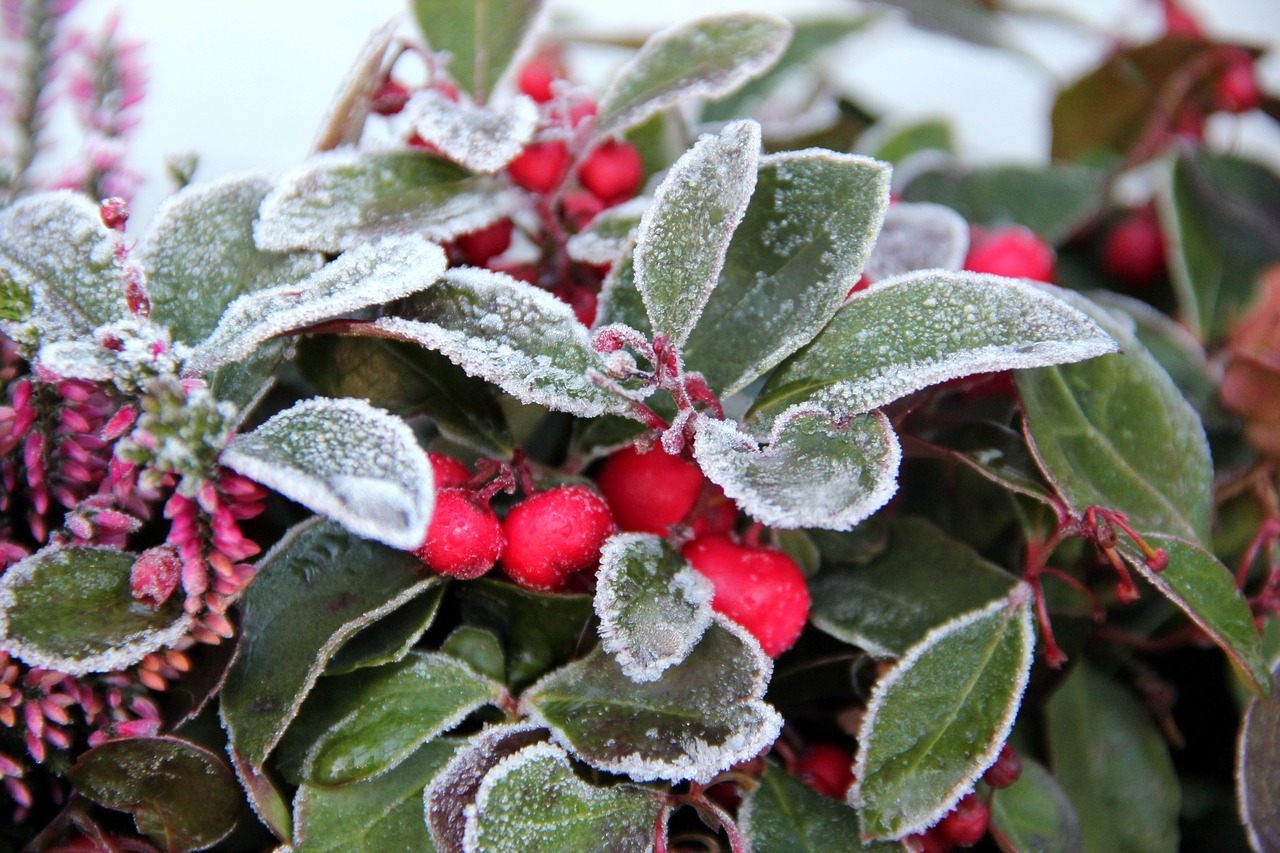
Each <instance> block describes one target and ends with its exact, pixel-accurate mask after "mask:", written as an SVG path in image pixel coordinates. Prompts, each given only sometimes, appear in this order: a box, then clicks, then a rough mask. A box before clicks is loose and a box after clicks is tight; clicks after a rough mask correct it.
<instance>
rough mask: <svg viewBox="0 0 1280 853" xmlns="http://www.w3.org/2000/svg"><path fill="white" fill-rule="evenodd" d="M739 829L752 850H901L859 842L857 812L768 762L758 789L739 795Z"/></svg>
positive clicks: (778, 852) (804, 852)
mask: <svg viewBox="0 0 1280 853" xmlns="http://www.w3.org/2000/svg"><path fill="white" fill-rule="evenodd" d="M738 828H739V829H740V830H741V831H742V836H743V839H744V840H746V841H747V842H748V843H749V844H750V845H751V849H752V850H760V851H768V853H828V851H831V850H837V849H838V850H851V851H856V850H864V851H867V853H889V851H901V850H902V849H903V848H902V846H901V845H899V844H887V843H881V842H872V843H870V844H866V845H863V844H861V843H860V842H859V838H858V813H857V812H855V811H854V810H853V809H851V808H849V806H847V805H846V804H844V803H842V802H840V801H839V800H833V799H831V798H830V797H824V796H823V795H822V794H819V793H818V792H817V791H814V790H813V789H811V788H809V787H808V786H806V785H805V784H803V783H802V782H800V780H798V779H796V778H795V777H794V776H791V775H790V774H788V773H787V772H786V771H784V770H783V769H782V768H780V767H778V766H776V765H772V764H771V765H770V766H769V769H768V770H767V771H765V774H764V776H763V777H761V779H760V782H759V787H757V788H756V789H755V790H754V791H752V792H751V793H749V794H747V796H746V797H744V798H743V801H742V806H741V808H740V809H739V810H738Z"/></svg>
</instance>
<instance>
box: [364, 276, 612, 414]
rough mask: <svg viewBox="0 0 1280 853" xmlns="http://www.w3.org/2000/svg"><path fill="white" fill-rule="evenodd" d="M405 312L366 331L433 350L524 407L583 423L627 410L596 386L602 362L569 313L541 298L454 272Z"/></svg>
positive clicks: (502, 281)
mask: <svg viewBox="0 0 1280 853" xmlns="http://www.w3.org/2000/svg"><path fill="white" fill-rule="evenodd" d="M405 310H406V313H407V314H408V315H409V316H408V317H383V318H381V319H379V320H377V321H375V322H374V323H373V329H374V330H376V332H377V333H378V334H380V335H381V336H383V337H389V338H395V339H399V340H404V341H412V342H414V343H417V344H421V345H422V346H425V347H429V348H430V349H434V350H439V351H440V352H442V353H444V354H445V355H446V356H448V357H449V359H450V360H451V361H453V362H454V363H455V364H459V365H461V366H462V368H463V369H464V370H466V371H467V373H468V374H470V375H471V376H479V377H481V378H483V379H486V380H488V381H489V382H492V383H494V384H495V385H497V386H498V387H500V388H502V390H504V391H506V392H507V393H508V394H511V395H512V396H513V397H516V398H517V399H519V400H520V401H521V402H523V403H537V404H538V405H541V406H546V407H548V408H551V409H557V410H560V411H565V412H569V413H570V414H574V415H577V416H578V417H588V418H589V417H596V416H598V415H602V414H605V413H606V412H612V413H619V414H620V413H623V412H626V411H627V410H628V409H629V402H628V400H627V399H626V398H625V397H623V396H622V395H621V394H618V393H615V392H614V391H612V390H610V389H608V388H605V387H604V386H602V385H600V384H599V382H598V381H597V380H598V379H604V378H605V376H606V373H607V368H606V365H605V361H604V358H603V357H602V356H601V355H600V354H599V353H598V352H596V351H595V350H594V349H592V347H591V338H590V336H589V335H588V333H587V330H586V328H585V327H584V326H583V325H582V324H581V323H579V322H578V320H577V318H576V317H575V316H574V314H573V309H572V308H570V307H569V306H568V305H566V304H565V303H564V302H561V301H560V300H559V299H556V298H555V297H554V296H552V295H551V294H550V293H548V292H546V291H545V290H541V289H539V288H536V287H533V286H531V285H528V284H525V283H524V282H520V281H516V280H515V279H513V278H511V277H510V276H507V275H503V274H502V273H496V272H490V271H489V270H482V269H474V268H471V267H460V268H457V269H451V270H449V271H448V272H447V273H445V276H444V279H443V280H441V281H440V283H438V284H437V285H436V286H434V287H432V288H431V289H430V290H427V291H425V292H423V293H420V294H418V295H417V296H416V297H415V298H414V299H413V300H411V302H410V304H409V306H407V308H406V309H405Z"/></svg>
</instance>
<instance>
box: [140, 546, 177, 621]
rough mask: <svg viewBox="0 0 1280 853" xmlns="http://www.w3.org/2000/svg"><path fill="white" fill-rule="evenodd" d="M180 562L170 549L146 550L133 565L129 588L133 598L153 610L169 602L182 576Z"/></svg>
mask: <svg viewBox="0 0 1280 853" xmlns="http://www.w3.org/2000/svg"><path fill="white" fill-rule="evenodd" d="M182 569H183V565H182V560H180V559H179V558H178V555H177V554H176V553H175V552H174V550H173V549H172V548H148V549H147V550H146V551H143V552H142V554H141V556H139V557H138V559H137V561H136V562H134V564H133V569H132V570H131V572H130V575H129V588H130V590H131V591H132V593H133V597H134V598H135V599H136V600H138V601H141V602H142V603H143V604H146V605H147V606H148V607H151V608H152V609H155V608H157V607H159V606H160V605H162V604H164V603H165V602H166V601H168V600H169V596H171V595H173V591H174V590H175V589H177V588H178V581H179V579H180V578H181V576H182V573H183V572H182Z"/></svg>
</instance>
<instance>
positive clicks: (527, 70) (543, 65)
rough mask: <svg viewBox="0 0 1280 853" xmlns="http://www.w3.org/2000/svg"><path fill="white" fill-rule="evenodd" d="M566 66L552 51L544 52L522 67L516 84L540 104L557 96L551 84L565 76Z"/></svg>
mask: <svg viewBox="0 0 1280 853" xmlns="http://www.w3.org/2000/svg"><path fill="white" fill-rule="evenodd" d="M564 73H565V72H564V66H563V65H561V64H560V63H559V62H558V61H557V60H556V58H555V56H554V55H553V54H551V53H543V54H540V55H538V56H535V57H534V58H533V59H531V60H529V62H528V63H527V64H526V65H525V66H524V68H521V69H520V76H519V78H517V80H516V86H517V87H519V89H520V91H521V92H523V93H524V94H526V95H528V96H529V97H530V98H533V99H534V100H535V101H537V102H538V103H540V104H545V103H546V102H547V101H549V100H551V99H552V98H553V97H555V93H554V92H553V91H552V86H551V84H552V83H554V82H555V81H557V80H561V79H563V78H564Z"/></svg>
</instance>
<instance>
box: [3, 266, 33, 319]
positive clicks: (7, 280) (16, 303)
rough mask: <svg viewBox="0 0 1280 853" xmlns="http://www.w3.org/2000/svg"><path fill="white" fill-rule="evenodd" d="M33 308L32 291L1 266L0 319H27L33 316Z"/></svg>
mask: <svg viewBox="0 0 1280 853" xmlns="http://www.w3.org/2000/svg"><path fill="white" fill-rule="evenodd" d="M31 308H32V302H31V291H30V290H29V289H28V288H27V287H26V286H24V285H22V284H19V283H18V282H17V281H16V280H15V279H14V278H13V277H12V275H10V273H9V272H8V271H7V270H6V269H5V268H4V267H0V321H2V320H11V321H14V322H22V321H25V320H26V319H27V318H28V317H30V316H31Z"/></svg>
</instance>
